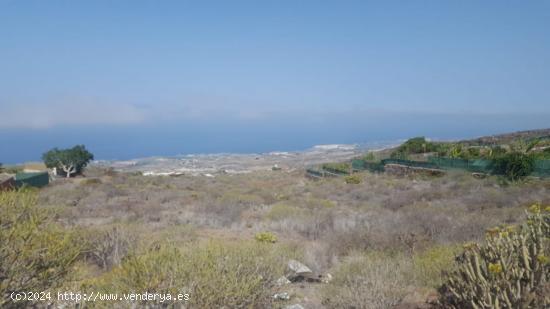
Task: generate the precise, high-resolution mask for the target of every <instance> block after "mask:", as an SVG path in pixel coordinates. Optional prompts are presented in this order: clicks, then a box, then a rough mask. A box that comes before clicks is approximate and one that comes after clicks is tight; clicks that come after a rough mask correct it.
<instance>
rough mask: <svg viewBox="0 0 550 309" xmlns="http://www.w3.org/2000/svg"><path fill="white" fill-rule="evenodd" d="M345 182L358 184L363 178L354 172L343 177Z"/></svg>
mask: <svg viewBox="0 0 550 309" xmlns="http://www.w3.org/2000/svg"><path fill="white" fill-rule="evenodd" d="M344 180H345V181H346V183H347V184H354V185H357V184H360V183H361V182H362V181H363V178H361V176H359V175H357V174H355V175H349V176H346V177H345V178H344Z"/></svg>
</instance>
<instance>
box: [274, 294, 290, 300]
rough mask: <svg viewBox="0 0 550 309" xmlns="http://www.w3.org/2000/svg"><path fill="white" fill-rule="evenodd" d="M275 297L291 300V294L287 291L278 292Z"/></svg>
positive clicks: (276, 298)
mask: <svg viewBox="0 0 550 309" xmlns="http://www.w3.org/2000/svg"><path fill="white" fill-rule="evenodd" d="M273 298H274V299H275V300H289V299H290V294H288V293H287V292H282V293H277V294H275V295H273Z"/></svg>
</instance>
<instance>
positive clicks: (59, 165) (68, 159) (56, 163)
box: [42, 145, 94, 178]
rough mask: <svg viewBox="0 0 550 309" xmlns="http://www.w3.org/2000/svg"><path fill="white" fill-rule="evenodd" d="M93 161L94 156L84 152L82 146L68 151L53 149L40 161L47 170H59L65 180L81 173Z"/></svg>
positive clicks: (84, 149)
mask: <svg viewBox="0 0 550 309" xmlns="http://www.w3.org/2000/svg"><path fill="white" fill-rule="evenodd" d="M93 159H94V155H93V154H92V153H90V152H89V151H88V150H86V147H84V145H77V146H74V147H73V148H69V149H58V148H54V149H52V150H50V151H48V152H46V153H44V154H43V155H42V160H43V161H44V164H46V166H47V167H49V168H56V169H61V170H62V171H63V172H65V173H66V175H67V178H69V177H71V175H73V174H76V173H80V172H82V169H83V168H84V167H86V165H88V163H89V162H90V161H91V160H93Z"/></svg>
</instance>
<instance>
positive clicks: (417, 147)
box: [391, 137, 441, 159]
mask: <svg viewBox="0 0 550 309" xmlns="http://www.w3.org/2000/svg"><path fill="white" fill-rule="evenodd" d="M440 148H441V145H440V144H438V143H433V142H429V141H427V140H426V138H425V137H414V138H411V139H409V140H407V141H406V142H405V143H403V144H401V145H400V146H399V147H397V149H396V150H395V151H394V152H393V153H392V154H391V158H393V159H406V158H407V156H408V155H410V154H415V153H426V152H438V151H439V150H440Z"/></svg>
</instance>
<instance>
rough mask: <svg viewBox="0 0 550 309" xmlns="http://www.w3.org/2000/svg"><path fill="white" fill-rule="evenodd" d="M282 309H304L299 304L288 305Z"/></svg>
mask: <svg viewBox="0 0 550 309" xmlns="http://www.w3.org/2000/svg"><path fill="white" fill-rule="evenodd" d="M284 309H304V307H303V306H302V305H300V304H294V305H288V306H286V307H285V308H284Z"/></svg>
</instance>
